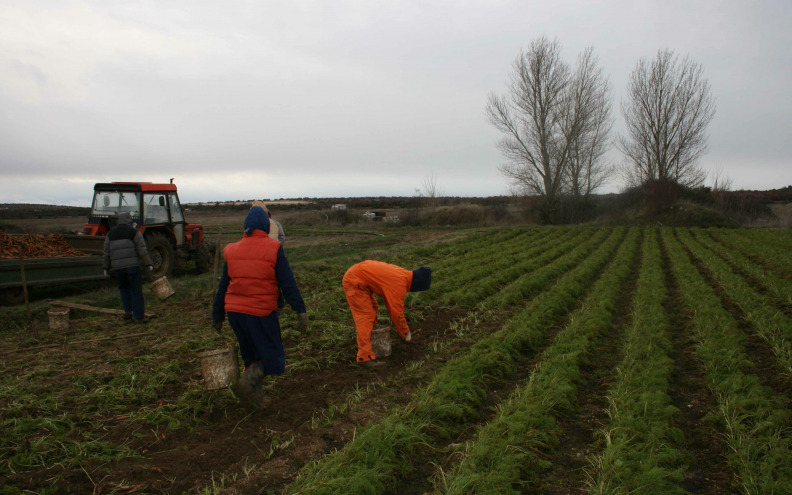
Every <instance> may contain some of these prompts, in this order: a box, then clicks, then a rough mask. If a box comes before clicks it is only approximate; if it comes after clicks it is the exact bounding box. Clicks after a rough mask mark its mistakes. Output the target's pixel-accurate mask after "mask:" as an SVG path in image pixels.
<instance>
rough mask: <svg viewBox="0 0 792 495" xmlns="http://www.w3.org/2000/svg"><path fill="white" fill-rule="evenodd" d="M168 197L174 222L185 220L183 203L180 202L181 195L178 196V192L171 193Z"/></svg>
mask: <svg viewBox="0 0 792 495" xmlns="http://www.w3.org/2000/svg"><path fill="white" fill-rule="evenodd" d="M168 199H170V207H171V219H173V223H179V222H182V221H184V215H183V214H182V209H181V205H180V204H179V197H178V196H176V193H170V194H168Z"/></svg>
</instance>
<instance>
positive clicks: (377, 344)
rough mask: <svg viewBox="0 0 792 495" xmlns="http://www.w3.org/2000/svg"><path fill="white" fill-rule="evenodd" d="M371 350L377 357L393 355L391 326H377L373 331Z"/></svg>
mask: <svg viewBox="0 0 792 495" xmlns="http://www.w3.org/2000/svg"><path fill="white" fill-rule="evenodd" d="M371 350H372V351H373V352H374V355H375V356H377V359H379V358H381V357H388V356H390V355H391V336H390V326H382V327H377V328H375V329H374V330H372V331H371Z"/></svg>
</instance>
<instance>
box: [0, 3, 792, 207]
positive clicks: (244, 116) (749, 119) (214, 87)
mask: <svg viewBox="0 0 792 495" xmlns="http://www.w3.org/2000/svg"><path fill="white" fill-rule="evenodd" d="M540 36H547V37H548V38H550V39H551V40H552V39H556V40H558V41H559V43H560V44H561V45H562V47H563V53H564V57H565V59H566V60H567V62H568V63H569V64H570V65H573V64H574V62H575V59H576V57H577V55H578V54H579V53H580V52H581V51H582V50H583V49H585V48H586V47H587V46H592V47H593V48H594V51H595V54H596V55H598V56H599V58H600V62H601V65H602V66H603V68H604V72H605V74H606V75H607V76H608V77H609V80H610V83H611V85H612V87H613V90H614V96H615V98H614V114H615V116H616V125H615V129H614V130H615V132H620V131H623V127H622V117H621V111H620V103H621V99H622V96H623V95H624V88H625V87H626V84H627V81H628V78H629V75H630V73H631V72H632V70H633V68H634V67H635V64H636V63H637V62H638V60H639V59H640V58H642V57H645V58H653V57H654V56H655V55H656V54H657V51H658V50H659V49H664V48H669V49H671V50H673V51H675V52H676V53H678V54H680V55H683V56H684V55H688V56H690V58H691V59H693V60H694V61H696V62H698V63H700V64H702V66H703V69H704V75H705V76H706V77H707V78H708V79H709V81H710V84H711V88H712V94H713V95H714V96H715V98H716V105H717V112H716V115H715V119H714V120H713V122H712V123H711V124H710V126H709V129H708V134H709V138H710V150H709V152H708V153H707V154H706V155H705V156H704V158H703V160H702V162H701V165H702V166H703V167H704V168H705V169H706V170H708V171H710V172H715V171H716V170H718V171H719V174H720V176H721V177H727V178H729V179H731V181H732V188H733V189H772V188H777V187H784V186H786V185H789V184H792V160H791V157H792V1H789V0H750V1H748V0H745V1H690V0H685V1H679V0H661V1H640V0H636V1H633V0H624V1H582V0H579V1H559V0H556V1H552V2H551V1H531V0H515V1H507V0H504V1H497V0H496V1H465V0H457V1H432V0H415V1H413V0H410V1H390V2H385V1H382V2H378V1H365V0H357V1H355V0H352V1H333V0H325V1H321V0H317V1H300V0H291V1H282V2H274V1H260V0H249V1H239V0H226V1H216V0H212V1H209V0H169V1H162V0H139V1H121V0H95V1H80V0H75V1H68V0H18V1H17V0H0V203H2V202H5V203H9V202H10V203H49V204H72V205H88V204H89V202H90V199H91V195H92V187H93V184H94V183H95V182H105V181H121V180H131V181H138V180H142V181H152V182H167V181H168V180H169V179H170V178H171V177H173V178H174V182H175V183H176V184H177V185H178V187H179V194H180V197H181V199H182V202H197V201H222V200H234V199H254V198H258V199H260V198H280V197H284V198H289V197H305V196H307V197H335V196H374V195H384V196H412V195H415V193H416V189H418V188H420V187H421V186H422V183H424V182H425V181H426V179H427V178H428V177H430V175H433V176H434V177H435V181H436V185H437V186H438V187H439V188H440V189H441V192H443V193H444V194H445V195H453V196H492V195H499V194H508V192H509V184H508V183H507V181H506V179H505V178H504V177H503V176H502V175H501V174H500V173H499V172H498V165H499V164H501V163H503V158H502V157H501V155H500V152H499V151H498V149H497V146H496V145H497V141H498V139H499V137H500V135H499V134H498V132H497V131H496V130H495V129H494V127H492V125H491V124H490V123H489V122H488V120H487V118H486V116H485V111H484V109H485V105H486V101H487V97H488V95H489V94H490V93H493V92H495V93H499V94H502V93H504V91H505V88H506V84H507V81H508V77H509V72H510V70H511V66H512V63H513V62H514V60H515V58H516V57H517V56H518V55H519V53H520V51H521V50H523V49H526V48H527V47H528V46H529V44H530V42H531V41H532V40H535V39H536V38H538V37H540ZM609 159H610V160H611V161H612V162H614V163H617V162H620V161H622V160H623V158H622V156H621V155H620V154H619V153H618V152H616V151H614V152H613V153H611V155H609ZM620 187H621V184H620V183H619V182H618V180H614V181H612V182H611V183H609V184H608V185H607V187H606V188H605V189H604V192H610V191H617V190H619V188H620Z"/></svg>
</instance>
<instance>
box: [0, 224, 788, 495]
mask: <svg viewBox="0 0 792 495" xmlns="http://www.w3.org/2000/svg"><path fill="white" fill-rule="evenodd" d="M286 230H287V236H288V238H287V244H286V254H287V256H288V258H289V261H290V264H291V265H292V268H293V270H294V272H295V276H296V278H297V281H298V284H299V285H300V289H301V290H302V292H303V296H304V297H305V299H306V304H307V306H308V317H309V327H308V330H307V331H306V332H304V333H302V334H298V333H297V332H296V331H295V328H296V317H295V314H294V312H292V311H291V310H289V309H286V310H285V311H284V312H283V313H282V315H281V326H282V331H283V340H284V346H285V347H286V357H287V369H286V373H285V374H284V375H282V376H279V377H269V379H268V380H267V381H266V389H267V391H268V393H270V394H271V395H272V397H273V402H272V404H271V406H270V407H269V408H268V409H266V410H264V411H259V412H252V413H251V412H250V411H249V410H246V409H244V408H243V407H241V406H240V405H239V404H238V401H237V400H236V398H235V397H234V396H233V393H232V392H231V391H230V390H229V389H222V390H218V391H209V390H207V389H206V387H205V386H204V383H203V377H202V376H201V369H200V364H199V362H198V359H197V358H196V354H197V353H200V352H203V351H207V350H212V349H218V348H222V347H225V346H228V345H232V344H234V343H235V341H234V337H233V333H232V332H231V330H230V328H229V327H228V325H227V323H226V324H225V325H224V327H223V333H222V334H221V335H217V334H216V333H215V332H214V330H212V329H211V326H210V324H209V323H210V322H209V315H210V308H211V302H212V299H213V297H212V285H213V284H212V282H213V280H212V278H213V276H212V274H211V273H206V274H203V275H194V274H191V273H187V272H185V273H180V274H178V276H176V277H174V278H173V279H172V280H171V283H172V285H173V287H174V289H175V295H174V296H172V297H171V298H170V299H168V300H166V301H165V302H160V301H158V300H156V298H155V297H154V295H153V294H151V293H150V291H148V290H147V289H146V290H145V293H146V299H147V310H150V311H152V312H153V313H154V314H155V317H154V318H152V319H151V321H150V323H148V324H147V325H132V324H125V323H123V322H122V321H121V318H120V317H118V316H113V315H106V314H100V313H92V312H87V311H81V310H72V312H71V318H70V325H69V328H68V330H65V331H57V332H56V331H53V330H50V329H49V328H48V326H47V321H46V311H47V309H48V308H49V304H48V301H47V300H46V299H41V298H39V299H35V300H34V302H33V303H32V305H31V310H32V315H33V320H32V322H29V321H28V320H27V315H26V311H25V308H24V306H22V307H20V306H16V307H3V308H0V318H1V319H2V321H3V323H2V324H1V325H0V336H2V339H1V340H0V493H3V494H13V493H68V492H71V493H102V494H112V493H197V494H219V493H229V494H234V493H239V494H247V493H265V494H269V493H272V494H313V493H316V494H379V493H385V494H424V493H429V494H467V493H476V494H490V493H491V494H503V493H541V494H566V493H590V494H609V493H614V494H615V493H620V494H621V493H700V494H732V493H735V494H738V493H745V494H759V493H778V494H782V493H792V257H790V256H789V253H790V251H791V250H792V233H791V232H790V231H789V230H760V229H696V228H676V229H674V228H669V227H645V228H642V227H586V226H583V227H533V226H526V227H513V228H425V229H413V230H410V229H404V228H390V229H384V230H382V231H381V233H382V234H384V235H372V232H371V231H368V232H363V231H362V230H360V229H346V230H343V229H335V230H330V229H326V230H323V229H316V228H314V229H308V228H305V229H300V228H297V227H292V228H287V229H286ZM236 237H237V236H236V235H226V236H225V237H223V239H222V240H223V242H231V241H233V240H236ZM364 259H377V260H381V261H386V262H390V263H394V264H397V265H400V266H404V267H405V268H410V269H412V268H416V267H418V266H420V265H429V266H431V267H432V269H433V283H432V288H431V289H430V290H429V291H427V292H422V293H416V294H410V295H409V296H408V298H407V301H406V307H407V310H406V314H407V317H408V320H409V321H410V325H411V328H412V331H413V335H414V337H415V342H414V343H410V344H407V343H404V342H402V341H400V340H399V339H398V338H397V337H396V335H395V332H394V333H393V340H394V342H393V354H392V356H390V357H389V358H387V359H386V361H387V363H388V367H387V368H386V369H383V370H378V371H375V372H372V371H368V370H365V369H362V368H360V367H358V366H356V365H355V363H354V359H355V350H356V347H355V331H354V325H353V322H352V318H351V314H350V312H349V309H348V307H347V305H346V301H345V298H344V292H343V289H342V287H341V278H342V276H343V274H344V272H345V271H346V269H347V268H348V267H349V266H351V265H352V264H354V263H356V262H358V261H361V260H364ZM56 294H57V297H58V298H59V299H61V300H66V301H71V302H75V303H82V304H90V305H94V306H101V307H107V308H120V301H119V300H118V292H117V289H116V288H115V286H114V283H113V282H112V281H106V282H102V283H99V284H93V285H91V286H90V287H88V288H80V290H79V291H77V290H73V291H72V292H71V293H68V292H64V291H62V292H59V293H56ZM387 321H388V320H387V314H385V312H384V308H383V309H381V313H380V323H383V324H384V323H386V322H387Z"/></svg>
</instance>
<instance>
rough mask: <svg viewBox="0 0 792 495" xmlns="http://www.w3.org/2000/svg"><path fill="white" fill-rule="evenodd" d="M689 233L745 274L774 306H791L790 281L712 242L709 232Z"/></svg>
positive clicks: (791, 283) (791, 288)
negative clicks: (766, 292) (772, 301)
mask: <svg viewBox="0 0 792 495" xmlns="http://www.w3.org/2000/svg"><path fill="white" fill-rule="evenodd" d="M691 232H692V233H693V235H694V236H695V238H696V239H697V240H698V241H699V242H700V243H702V244H703V245H705V246H706V247H707V249H710V250H711V251H713V252H715V253H716V254H717V255H718V256H720V257H721V258H723V259H724V260H726V261H728V262H729V263H730V264H731V265H732V266H734V267H736V268H737V269H738V270H741V271H742V272H743V273H745V274H747V275H748V276H749V277H750V278H751V280H752V281H753V282H754V283H755V284H757V285H759V286H760V287H762V288H763V289H764V290H766V291H768V292H769V293H770V294H771V295H772V296H773V298H774V299H775V303H776V304H781V305H788V306H792V280H790V279H788V278H784V277H782V276H779V275H778V272H776V271H774V270H768V269H766V268H764V267H763V266H762V265H760V264H759V263H755V262H753V261H751V260H750V259H749V258H747V257H746V256H744V255H743V254H742V253H740V252H739V251H737V250H735V249H729V248H727V247H724V246H723V245H722V244H720V243H719V242H717V241H714V240H713V238H712V236H711V235H707V234H711V231H707V233H705V231H703V230H702V229H691Z"/></svg>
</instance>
